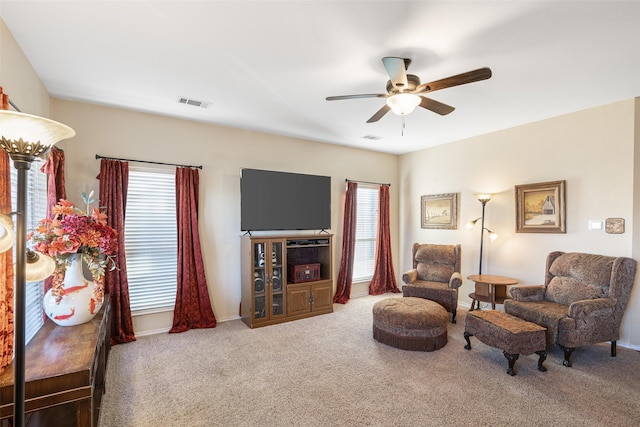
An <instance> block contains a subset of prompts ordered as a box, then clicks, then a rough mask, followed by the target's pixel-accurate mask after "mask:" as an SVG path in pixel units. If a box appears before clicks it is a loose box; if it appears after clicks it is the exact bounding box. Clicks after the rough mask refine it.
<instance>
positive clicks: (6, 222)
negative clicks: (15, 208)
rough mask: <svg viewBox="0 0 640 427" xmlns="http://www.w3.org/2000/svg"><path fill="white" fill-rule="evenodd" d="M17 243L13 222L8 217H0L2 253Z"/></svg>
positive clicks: (0, 249) (0, 246)
mask: <svg viewBox="0 0 640 427" xmlns="http://www.w3.org/2000/svg"><path fill="white" fill-rule="evenodd" d="M15 241H16V234H15V232H14V231H13V221H12V220H11V218H9V217H8V216H7V215H0V253H3V252H6V251H8V250H9V249H11V247H12V246H13V243H14V242H15Z"/></svg>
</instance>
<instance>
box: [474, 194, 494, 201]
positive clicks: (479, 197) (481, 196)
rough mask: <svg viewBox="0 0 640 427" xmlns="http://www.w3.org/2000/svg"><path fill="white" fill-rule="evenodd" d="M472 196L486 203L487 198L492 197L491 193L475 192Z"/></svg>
mask: <svg viewBox="0 0 640 427" xmlns="http://www.w3.org/2000/svg"><path fill="white" fill-rule="evenodd" d="M474 196H476V199H478V201H479V202H480V203H487V202H488V201H489V200H491V198H492V197H493V194H491V193H477V194H474Z"/></svg>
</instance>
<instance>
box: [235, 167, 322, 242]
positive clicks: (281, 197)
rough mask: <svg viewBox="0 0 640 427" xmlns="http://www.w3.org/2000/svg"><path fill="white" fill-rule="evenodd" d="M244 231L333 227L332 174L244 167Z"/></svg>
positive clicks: (242, 181) (242, 176) (241, 222)
mask: <svg viewBox="0 0 640 427" xmlns="http://www.w3.org/2000/svg"><path fill="white" fill-rule="evenodd" d="M240 217H241V220H240V225H241V230H242V231H267V230H326V229H330V228H331V177H330V176H318V175H305V174H299V173H290V172H277V171H268V170H259V169H242V171H241V177H240Z"/></svg>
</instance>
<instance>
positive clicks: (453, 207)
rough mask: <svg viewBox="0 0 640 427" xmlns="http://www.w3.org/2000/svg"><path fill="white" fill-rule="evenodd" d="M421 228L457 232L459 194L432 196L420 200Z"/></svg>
mask: <svg viewBox="0 0 640 427" xmlns="http://www.w3.org/2000/svg"><path fill="white" fill-rule="evenodd" d="M420 213H421V227H422V228H433V229H447V230H456V229H457V228H458V193H446V194H431V195H426V196H422V197H421V198H420Z"/></svg>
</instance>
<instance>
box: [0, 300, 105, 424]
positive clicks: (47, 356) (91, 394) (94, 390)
mask: <svg viewBox="0 0 640 427" xmlns="http://www.w3.org/2000/svg"><path fill="white" fill-rule="evenodd" d="M109 318H110V304H109V295H105V302H104V305H103V306H102V308H101V309H100V311H99V312H98V314H96V316H95V317H94V318H93V320H91V321H90V322H87V323H84V324H82V325H77V326H58V325H56V324H55V323H53V322H52V321H51V320H49V319H47V320H46V321H45V323H44V326H43V327H42V328H41V329H40V331H38V333H37V334H36V335H35V336H34V337H33V338H32V339H31V341H30V342H29V344H28V345H27V348H26V353H25V362H26V369H25V412H26V413H27V414H30V415H29V419H28V421H27V425H28V426H31V425H39V426H45V425H52V426H53V425H55V426H62V425H64V426H73V425H76V426H78V427H95V426H97V425H98V417H99V411H100V401H101V399H102V395H103V393H104V391H105V371H106V368H107V358H108V355H109V350H110V348H111V343H110V341H111V323H110V321H109V320H110V319H109ZM70 409H71V410H70ZM37 411H40V412H38V413H36V412H37ZM41 414H46V415H41ZM69 414H71V418H72V419H71V420H68V419H66V418H65V417H66V416H68V415H69ZM11 418H13V365H9V366H8V367H7V369H5V370H4V371H3V372H2V373H1V374H0V420H6V419H11ZM73 418H75V420H73ZM74 421H75V424H74ZM2 422H3V423H4V421H2ZM2 425H4V424H2Z"/></svg>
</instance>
